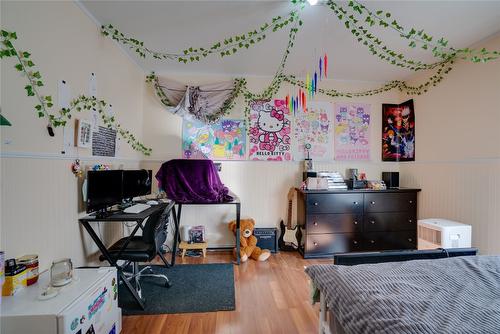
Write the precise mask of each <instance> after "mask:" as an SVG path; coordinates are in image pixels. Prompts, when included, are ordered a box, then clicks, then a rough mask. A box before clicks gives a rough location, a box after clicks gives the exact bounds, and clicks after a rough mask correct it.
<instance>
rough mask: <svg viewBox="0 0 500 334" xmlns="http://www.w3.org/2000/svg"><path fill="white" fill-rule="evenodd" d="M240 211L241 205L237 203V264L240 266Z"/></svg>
mask: <svg viewBox="0 0 500 334" xmlns="http://www.w3.org/2000/svg"><path fill="white" fill-rule="evenodd" d="M240 210H241V204H240V203H236V264H238V265H239V264H240Z"/></svg>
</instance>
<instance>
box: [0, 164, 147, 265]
mask: <svg viewBox="0 0 500 334" xmlns="http://www.w3.org/2000/svg"><path fill="white" fill-rule="evenodd" d="M71 163H72V161H71V160H68V159H66V158H55V157H50V158H44V157H43V156H38V157H36V158H35V157H32V158H27V157H23V158H19V157H2V158H1V180H2V183H1V199H2V207H1V225H2V230H1V231H2V235H1V239H2V240H1V242H2V243H1V244H2V249H5V250H8V256H9V257H14V256H20V255H23V254H38V256H39V260H40V268H41V269H47V268H48V267H49V266H50V263H51V261H53V260H56V259H58V258H62V257H69V258H71V259H72V260H73V263H74V264H75V265H76V266H82V265H89V264H96V263H98V259H97V256H98V255H99V251H98V249H97V246H96V245H95V244H94V242H93V241H92V240H91V238H90V236H89V235H88V234H87V232H86V231H85V230H84V229H83V227H81V226H80V224H79V223H78V218H79V217H81V216H83V215H85V208H84V206H83V200H82V191H81V190H82V182H83V179H82V178H78V177H75V176H74V175H73V174H72V173H71ZM96 163H106V164H111V165H112V166H113V168H120V167H122V168H138V167H139V161H138V160H137V161H133V160H126V159H125V160H119V159H105V158H103V159H99V158H87V159H82V167H83V168H86V167H87V166H91V165H93V164H96ZM93 227H94V229H95V230H96V232H97V233H98V234H99V235H100V236H101V237H102V238H103V240H104V241H105V242H106V244H108V245H110V244H111V243H112V242H114V241H116V240H117V239H119V238H120V237H122V235H123V225H122V224H120V223H113V224H103V223H101V224H95V226H93Z"/></svg>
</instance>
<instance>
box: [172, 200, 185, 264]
mask: <svg viewBox="0 0 500 334" xmlns="http://www.w3.org/2000/svg"><path fill="white" fill-rule="evenodd" d="M181 210H182V204H179V212H177V214H176V212H175V205H174V207H173V208H172V216H173V217H174V227H175V231H174V245H173V247H172V259H171V260H170V263H171V266H172V267H173V266H174V265H175V258H176V257H177V243H178V242H179V225H180V224H179V223H180V221H181Z"/></svg>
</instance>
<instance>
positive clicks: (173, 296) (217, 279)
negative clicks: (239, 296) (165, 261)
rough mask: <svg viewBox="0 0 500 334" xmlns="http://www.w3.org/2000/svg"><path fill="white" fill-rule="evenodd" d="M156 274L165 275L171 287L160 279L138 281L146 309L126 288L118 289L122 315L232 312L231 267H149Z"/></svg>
mask: <svg viewBox="0 0 500 334" xmlns="http://www.w3.org/2000/svg"><path fill="white" fill-rule="evenodd" d="M151 267H152V269H153V271H154V273H155V274H165V275H167V277H168V278H169V280H170V282H171V283H172V286H171V287H170V288H166V287H165V286H164V281H165V280H163V279H160V278H156V277H144V278H141V287H142V296H143V298H145V306H146V307H145V309H144V310H142V309H141V308H140V306H139V305H138V304H137V303H136V302H135V300H134V299H133V297H132V295H131V294H130V292H129V291H128V290H127V288H126V287H125V285H123V284H120V285H119V291H118V301H119V306H120V307H121V308H122V313H123V315H140V314H166V313H198V312H214V311H231V310H234V309H235V298H234V274H233V265H232V264H229V263H227V264H226V263H216V264H185V265H176V266H174V267H172V268H165V267H163V266H151Z"/></svg>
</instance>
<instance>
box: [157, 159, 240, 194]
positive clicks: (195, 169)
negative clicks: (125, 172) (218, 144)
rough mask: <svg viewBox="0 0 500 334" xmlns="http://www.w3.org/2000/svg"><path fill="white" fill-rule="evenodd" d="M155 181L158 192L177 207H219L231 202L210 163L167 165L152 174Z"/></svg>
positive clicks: (171, 162) (199, 161)
mask: <svg viewBox="0 0 500 334" xmlns="http://www.w3.org/2000/svg"><path fill="white" fill-rule="evenodd" d="M156 179H157V180H158V188H159V189H162V190H164V191H165V192H166V193H167V197H168V198H169V199H171V200H174V201H176V202H178V203H223V202H231V201H232V200H233V197H232V196H230V195H229V190H228V189H227V187H225V186H224V184H223V183H222V182H221V180H220V178H219V173H218V172H217V168H216V167H215V165H214V163H213V161H211V160H184V159H174V160H170V161H167V162H165V163H164V164H163V165H162V166H161V168H160V170H159V171H158V173H156Z"/></svg>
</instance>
